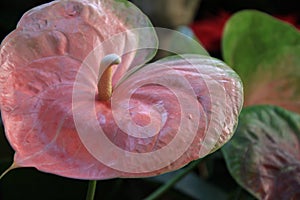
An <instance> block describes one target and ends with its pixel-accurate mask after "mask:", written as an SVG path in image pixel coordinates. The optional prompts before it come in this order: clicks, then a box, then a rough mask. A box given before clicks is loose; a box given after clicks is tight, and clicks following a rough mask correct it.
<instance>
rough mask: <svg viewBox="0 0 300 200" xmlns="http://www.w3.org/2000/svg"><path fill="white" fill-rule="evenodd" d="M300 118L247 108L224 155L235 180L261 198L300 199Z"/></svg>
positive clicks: (265, 108) (276, 110) (278, 111)
mask: <svg viewBox="0 0 300 200" xmlns="http://www.w3.org/2000/svg"><path fill="white" fill-rule="evenodd" d="M299 140H300V115H298V114H295V113H292V112H290V111H287V110H284V109H282V108H280V107H275V106H252V107H248V108H245V109H244V110H243V111H242V113H241V115H240V118H239V125H238V127H237V130H236V133H235V134H234V136H233V138H232V140H231V141H230V142H229V143H227V144H226V145H225V146H224V147H223V148H222V152H223V153H224V157H225V160H226V163H227V166H228V169H229V171H230V173H231V175H232V176H233V177H234V179H235V180H236V181H237V182H238V183H239V184H240V185H241V186H243V187H244V188H245V189H247V190H248V191H249V192H250V193H252V194H253V195H254V196H256V197H257V198H259V199H299V198H300V176H299V174H300V141H299Z"/></svg>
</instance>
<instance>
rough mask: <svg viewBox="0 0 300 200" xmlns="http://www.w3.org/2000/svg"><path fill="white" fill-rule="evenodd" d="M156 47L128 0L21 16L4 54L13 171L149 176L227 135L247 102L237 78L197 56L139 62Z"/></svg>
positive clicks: (71, 1)
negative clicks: (31, 170)
mask: <svg viewBox="0 0 300 200" xmlns="http://www.w3.org/2000/svg"><path fill="white" fill-rule="evenodd" d="M149 47H151V48H149ZM156 47H157V38H156V34H155V30H154V29H153V27H151V23H150V22H149V20H148V19H147V17H146V16H145V15H143V13H141V12H140V11H139V10H138V9H137V8H136V7H134V6H133V5H132V4H130V3H129V2H120V1H119V2H118V1H113V0H58V1H53V2H51V3H48V4H45V5H42V6H39V7H36V8H34V9H32V10H30V11H28V12H27V13H25V15H24V16H23V17H22V19H21V20H20V22H19V24H18V26H17V28H16V30H14V31H13V32H12V33H11V34H10V35H8V36H7V37H6V38H5V39H4V41H3V42H2V44H1V51H0V55H1V68H0V92H1V93H0V95H1V96H0V105H1V114H2V118H3V123H4V126H5V132H6V136H7V138H8V140H9V142H10V144H11V145H12V147H13V148H14V150H15V151H16V153H15V158H14V164H13V166H12V168H14V167H35V168H37V169H38V170H41V171H44V172H48V173H53V174H57V175H61V176H65V177H71V178H78V179H108V178H114V177H145V176H154V175H158V174H161V173H164V172H168V171H171V170H176V169H178V168H180V167H182V166H184V165H186V164H188V163H189V162H191V161H192V160H196V159H199V158H201V157H203V156H205V155H207V154H209V153H211V152H213V151H215V150H216V149H218V148H219V147H220V146H222V145H223V144H224V143H225V142H226V141H228V140H229V138H230V137H231V136H232V134H233V131H234V128H235V126H236V123H237V118H238V115H239V112H240V110H241V107H242V103H243V91H242V84H241V81H240V79H239V77H238V76H237V75H236V74H235V73H234V71H233V70H231V69H230V68H229V67H227V66H226V65H225V64H224V63H222V62H221V61H219V60H216V59H213V58H210V57H208V56H201V55H181V56H173V57H169V58H165V59H162V60H159V61H156V62H154V63H151V64H147V65H142V64H144V63H146V62H148V61H149V60H150V59H151V58H152V56H153V55H154V53H155V51H156V49H155V48H156ZM136 66H137V67H136ZM140 66H141V67H140Z"/></svg>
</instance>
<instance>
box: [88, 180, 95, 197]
mask: <svg viewBox="0 0 300 200" xmlns="http://www.w3.org/2000/svg"><path fill="white" fill-rule="evenodd" d="M96 186H97V181H96V180H90V181H89V186H88V191H87V194H86V200H94V197H95V191H96Z"/></svg>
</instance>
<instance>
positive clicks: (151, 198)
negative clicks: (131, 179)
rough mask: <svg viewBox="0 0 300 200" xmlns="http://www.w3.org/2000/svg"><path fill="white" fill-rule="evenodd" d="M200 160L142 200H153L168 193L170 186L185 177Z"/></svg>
mask: <svg viewBox="0 0 300 200" xmlns="http://www.w3.org/2000/svg"><path fill="white" fill-rule="evenodd" d="M200 161H201V159H199V160H195V161H193V162H191V163H190V164H189V165H188V166H187V167H185V168H184V169H182V170H181V171H179V173H178V174H176V175H175V176H174V177H173V178H172V179H171V180H170V181H169V182H167V183H166V184H164V185H162V186H161V187H159V188H158V189H157V190H156V191H154V192H153V193H152V194H150V195H149V196H148V197H146V198H145V199H144V200H155V199H157V198H159V197H160V196H161V195H163V194H164V193H165V192H166V191H168V190H169V189H170V188H171V187H172V186H174V185H175V184H176V183H177V182H178V181H180V180H181V179H182V178H183V177H185V176H186V175H187V174H188V173H189V172H190V171H192V170H193V169H194V168H195V167H196V166H198V164H199V163H200Z"/></svg>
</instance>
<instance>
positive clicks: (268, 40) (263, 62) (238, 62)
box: [222, 10, 300, 112]
mask: <svg viewBox="0 0 300 200" xmlns="http://www.w3.org/2000/svg"><path fill="white" fill-rule="evenodd" d="M222 51H223V57H224V60H225V62H226V63H227V64H229V66H233V69H234V70H235V71H236V72H237V73H238V74H239V75H240V77H241V79H242V81H243V83H244V87H245V88H244V92H245V104H244V105H245V106H248V105H257V104H272V105H278V106H282V107H284V108H286V109H288V110H291V111H295V112H300V104H299V101H300V57H299V55H300V32H299V31H298V30H297V29H296V28H295V27H293V26H291V25H289V24H286V23H284V22H281V21H279V20H277V19H275V18H273V17H272V16H270V15H267V14H265V13H262V12H259V11H254V10H245V11H241V12H238V13H236V14H235V15H233V16H232V17H231V18H230V19H229V21H228V22H227V24H226V26H225V29H224V35H223V40H222Z"/></svg>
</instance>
